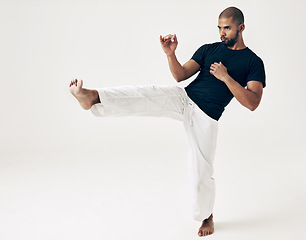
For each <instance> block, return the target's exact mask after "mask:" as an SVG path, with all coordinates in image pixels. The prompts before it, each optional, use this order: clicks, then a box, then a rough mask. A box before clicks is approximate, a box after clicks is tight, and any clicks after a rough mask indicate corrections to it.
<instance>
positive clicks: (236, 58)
mask: <svg viewBox="0 0 306 240" xmlns="http://www.w3.org/2000/svg"><path fill="white" fill-rule="evenodd" d="M191 59H193V60H195V61H196V62H197V63H198V64H199V65H200V66H201V68H200V73H199V75H198V76H197V77H196V79H195V80H194V81H193V82H191V83H190V84H189V85H188V86H187V87H186V88H185V90H186V92H187V95H188V96H189V97H190V98H191V100H193V101H194V102H195V103H196V104H197V105H198V106H199V108H200V109H202V111H204V112H205V113H206V114H207V115H208V116H210V117H211V118H213V119H215V120H219V118H220V117H221V115H222V113H223V111H224V108H225V107H226V106H227V105H228V104H229V102H230V101H231V99H232V98H233V97H234V96H233V94H232V93H231V91H230V90H229V89H228V87H227V86H226V84H225V83H224V82H222V81H221V80H219V79H217V78H216V77H215V76H213V75H212V74H210V65H211V64H213V63H215V62H218V63H219V62H222V64H223V65H224V66H225V67H226V68H227V72H228V74H229V75H230V76H231V77H232V78H233V79H234V80H235V81H237V82H238V83H239V84H240V85H241V86H243V87H246V85H247V82H248V81H259V82H261V83H262V84H263V87H265V86H266V77H265V70H264V64H263V61H262V60H261V59H260V57H258V56H257V55H256V54H255V53H254V52H253V51H252V50H250V49H249V48H244V49H241V50H231V49H229V48H228V47H226V46H225V45H224V44H223V43H222V42H216V43H211V44H205V45H203V46H201V47H200V48H199V49H198V50H197V51H196V52H195V53H194V55H193V56H192V58H191Z"/></svg>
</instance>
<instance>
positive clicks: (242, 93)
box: [210, 63, 263, 111]
mask: <svg viewBox="0 0 306 240" xmlns="http://www.w3.org/2000/svg"><path fill="white" fill-rule="evenodd" d="M210 73H211V74H212V75H214V76H215V77H216V78H217V79H219V80H221V81H223V82H224V83H225V84H226V86H227V87H228V88H229V90H230V91H231V92H232V94H233V95H234V97H235V98H236V99H237V100H238V102H240V103H241V104H242V105H243V106H245V107H246V108H248V109H250V110H251V111H254V110H255V109H256V108H257V107H258V105H259V103H260V101H261V97H262V93H263V84H262V83H261V82H258V81H255V80H254V81H249V82H248V83H247V88H246V89H245V88H244V87H242V86H241V85H240V84H239V83H238V82H236V81H235V80H234V79H233V78H232V77H231V76H230V75H228V73H227V69H226V67H225V66H224V65H223V64H222V63H214V64H212V65H211V67H210Z"/></svg>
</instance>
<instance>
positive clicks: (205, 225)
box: [198, 214, 214, 237]
mask: <svg viewBox="0 0 306 240" xmlns="http://www.w3.org/2000/svg"><path fill="white" fill-rule="evenodd" d="M213 233H214V221H213V215H212V214H211V215H210V216H209V218H207V219H205V220H203V222H202V226H201V227H200V228H199V232H198V235H199V236H200V237H203V236H207V235H210V234H213Z"/></svg>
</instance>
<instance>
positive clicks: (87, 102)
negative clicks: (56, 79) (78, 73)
mask: <svg viewBox="0 0 306 240" xmlns="http://www.w3.org/2000/svg"><path fill="white" fill-rule="evenodd" d="M82 86H83V80H81V79H80V80H77V79H73V80H72V81H71V82H70V84H69V88H70V92H71V94H72V95H73V96H74V97H75V98H76V99H77V100H78V101H79V103H80V105H81V107H82V108H84V109H85V110H89V109H90V108H91V107H92V105H94V104H96V103H99V102H100V99H99V94H98V92H97V91H96V90H89V89H85V88H82Z"/></svg>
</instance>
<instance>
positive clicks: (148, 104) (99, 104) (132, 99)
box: [70, 79, 187, 121]
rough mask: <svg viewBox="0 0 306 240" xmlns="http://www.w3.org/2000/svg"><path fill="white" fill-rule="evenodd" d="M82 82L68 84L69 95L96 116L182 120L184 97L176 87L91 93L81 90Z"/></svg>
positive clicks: (153, 87) (152, 87)
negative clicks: (153, 117)
mask: <svg viewBox="0 0 306 240" xmlns="http://www.w3.org/2000/svg"><path fill="white" fill-rule="evenodd" d="M82 85H83V81H82V80H79V81H78V80H76V79H75V80H73V81H71V83H70V91H71V93H72V95H73V96H74V97H75V98H76V99H77V100H78V101H79V103H80V105H81V106H82V107H83V108H84V109H85V110H89V109H90V110H91V112H92V113H93V114H94V115H95V116H98V117H106V116H112V117H114V116H116V117H117V116H155V117H169V118H173V119H176V120H180V121H183V114H184V109H185V107H184V106H185V104H186V102H187V95H186V93H185V91H184V90H183V89H182V88H180V87H178V86H161V85H159V86H154V85H144V86H136V87H134V86H123V87H111V88H99V89H96V90H95V89H94V90H89V89H85V88H83V87H82Z"/></svg>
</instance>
